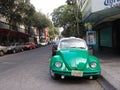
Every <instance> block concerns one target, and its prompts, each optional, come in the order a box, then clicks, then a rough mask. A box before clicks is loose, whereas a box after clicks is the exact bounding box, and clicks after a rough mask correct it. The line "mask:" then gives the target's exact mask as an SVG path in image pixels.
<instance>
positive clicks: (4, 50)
mask: <svg viewBox="0 0 120 90" xmlns="http://www.w3.org/2000/svg"><path fill="white" fill-rule="evenodd" d="M7 51H8V48H7V47H6V46H1V45H0V56H3V55H4V54H5V53H7Z"/></svg>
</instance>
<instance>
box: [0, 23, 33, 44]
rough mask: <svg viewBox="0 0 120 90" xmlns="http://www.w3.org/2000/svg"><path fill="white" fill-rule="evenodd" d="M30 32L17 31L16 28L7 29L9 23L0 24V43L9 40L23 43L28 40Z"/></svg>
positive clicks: (8, 41) (9, 41)
mask: <svg viewBox="0 0 120 90" xmlns="http://www.w3.org/2000/svg"><path fill="white" fill-rule="evenodd" d="M29 37H31V35H30V34H26V33H23V32H19V31H18V30H12V29H9V25H7V24H5V23H1V24H0V43H1V44H6V43H11V42H19V43H24V42H27V41H29Z"/></svg>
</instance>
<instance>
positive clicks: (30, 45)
mask: <svg viewBox="0 0 120 90" xmlns="http://www.w3.org/2000/svg"><path fill="white" fill-rule="evenodd" d="M35 48H36V45H35V43H33V42H27V43H25V44H24V49H25V50H28V49H35Z"/></svg>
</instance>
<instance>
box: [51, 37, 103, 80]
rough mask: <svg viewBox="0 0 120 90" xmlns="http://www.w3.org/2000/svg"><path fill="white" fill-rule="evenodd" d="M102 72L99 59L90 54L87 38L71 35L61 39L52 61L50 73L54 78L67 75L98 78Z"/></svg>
mask: <svg viewBox="0 0 120 90" xmlns="http://www.w3.org/2000/svg"><path fill="white" fill-rule="evenodd" d="M100 72H101V69H100V63H99V60H98V58H96V57H95V56H91V55H89V51H88V47H87V44H86V42H85V40H83V39H80V38H75V37H69V38H63V39H61V40H60V41H59V43H58V45H57V50H56V54H55V55H54V56H52V58H51V61H50V75H51V77H52V78H53V79H59V78H62V79H64V78H65V77H67V76H71V77H89V78H90V79H97V78H98V76H99V75H100Z"/></svg>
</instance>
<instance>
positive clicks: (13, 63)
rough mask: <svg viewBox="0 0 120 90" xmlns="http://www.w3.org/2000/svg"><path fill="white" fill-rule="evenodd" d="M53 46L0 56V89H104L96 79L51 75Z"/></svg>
mask: <svg viewBox="0 0 120 90" xmlns="http://www.w3.org/2000/svg"><path fill="white" fill-rule="evenodd" d="M50 57H51V46H46V47H41V48H36V49H33V50H28V51H24V52H20V53H16V54H8V55H5V56H2V57H0V90H104V89H103V88H102V87H101V85H100V84H99V83H98V82H97V81H96V80H87V79H78V78H77V79H76V78H67V79H65V80H53V79H51V77H50V75H49V61H50Z"/></svg>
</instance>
